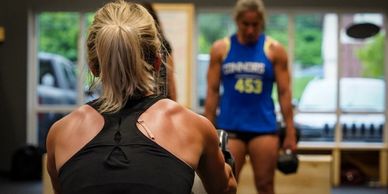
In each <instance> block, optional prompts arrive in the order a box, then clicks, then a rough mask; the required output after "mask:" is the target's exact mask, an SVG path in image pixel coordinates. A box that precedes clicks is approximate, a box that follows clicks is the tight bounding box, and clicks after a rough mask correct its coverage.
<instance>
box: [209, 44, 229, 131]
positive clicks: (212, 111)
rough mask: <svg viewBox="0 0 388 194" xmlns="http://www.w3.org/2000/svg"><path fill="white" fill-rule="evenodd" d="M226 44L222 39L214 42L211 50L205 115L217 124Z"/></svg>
mask: <svg viewBox="0 0 388 194" xmlns="http://www.w3.org/2000/svg"><path fill="white" fill-rule="evenodd" d="M225 50H226V45H225V43H224V42H223V41H222V40H219V41H217V42H215V43H214V44H213V47H212V48H211V51H210V63H209V69H208V72H207V93H206V101H205V114H204V115H205V117H206V118H208V119H209V120H210V121H211V122H212V123H213V124H215V117H216V111H217V107H218V101H219V97H220V93H219V88H220V79H221V63H222V60H223V53H224V52H225Z"/></svg>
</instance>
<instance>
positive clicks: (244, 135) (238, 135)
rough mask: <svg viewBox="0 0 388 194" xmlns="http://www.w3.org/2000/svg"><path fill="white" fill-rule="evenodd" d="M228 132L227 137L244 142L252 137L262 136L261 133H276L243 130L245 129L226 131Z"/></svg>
mask: <svg viewBox="0 0 388 194" xmlns="http://www.w3.org/2000/svg"><path fill="white" fill-rule="evenodd" d="M226 132H227V133H228V138H229V139H239V140H241V141H243V142H244V143H249V142H250V141H251V140H252V139H253V138H255V137H259V136H263V135H278V133H277V132H276V131H274V132H264V133H257V132H245V131H226Z"/></svg>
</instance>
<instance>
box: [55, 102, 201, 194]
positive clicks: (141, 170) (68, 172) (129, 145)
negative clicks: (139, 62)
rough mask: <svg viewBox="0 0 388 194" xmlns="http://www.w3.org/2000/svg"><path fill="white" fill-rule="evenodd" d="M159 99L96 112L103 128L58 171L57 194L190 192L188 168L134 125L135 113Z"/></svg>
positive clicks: (139, 113)
mask: <svg viewBox="0 0 388 194" xmlns="http://www.w3.org/2000/svg"><path fill="white" fill-rule="evenodd" d="M161 98H162V97H156V96H150V97H146V98H143V99H141V100H131V101H128V103H127V104H126V106H125V108H123V109H122V110H121V111H119V112H118V113H114V114H102V115H103V117H104V120H105V124H104V127H103V129H102V130H101V131H100V132H99V133H98V134H97V135H96V137H94V138H93V139H92V140H91V141H90V142H89V143H87V144H86V145H85V146H84V147H83V148H81V150H79V151H78V152H77V153H76V154H75V155H74V156H72V157H71V158H70V159H69V160H68V161H67V162H66V163H65V164H64V165H63V166H62V167H61V168H60V169H59V180H60V184H61V191H62V192H60V193H61V194H132V193H133V194H164V193H166V194H167V193H171V194H186V193H188V194H189V193H191V188H192V185H193V181H194V170H193V169H192V168H191V167H190V166H189V165H187V164H186V163H184V162H183V161H182V160H180V159H178V158H177V157H175V156H174V155H173V154H172V153H170V152H169V151H167V150H165V149H164V148H162V147H161V146H160V145H158V144H157V143H155V142H154V141H152V140H151V139H149V138H148V137H146V136H145V135H144V134H143V133H142V132H141V131H139V129H138V128H137V126H136V121H137V120H138V118H139V116H140V115H141V114H142V113H143V112H144V111H145V110H147V109H148V108H149V107H150V106H151V105H153V104H154V103H155V102H157V101H158V100H160V99H161ZM88 104H89V105H91V106H92V107H93V108H95V109H96V108H97V105H96V104H95V103H88Z"/></svg>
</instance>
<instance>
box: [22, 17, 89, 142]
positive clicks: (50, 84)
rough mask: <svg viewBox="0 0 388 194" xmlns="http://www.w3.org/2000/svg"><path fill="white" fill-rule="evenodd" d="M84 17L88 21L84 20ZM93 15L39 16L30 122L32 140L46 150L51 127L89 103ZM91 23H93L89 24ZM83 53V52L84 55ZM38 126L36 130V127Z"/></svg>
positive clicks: (37, 19) (37, 18)
mask: <svg viewBox="0 0 388 194" xmlns="http://www.w3.org/2000/svg"><path fill="white" fill-rule="evenodd" d="M85 15H86V16H87V17H85ZM91 16H92V14H84V13H78V12H40V13H37V14H36V17H35V18H36V23H35V24H36V31H37V33H36V34H37V37H35V38H36V40H37V44H36V47H37V53H36V59H37V60H36V61H37V62H36V63H35V64H34V65H35V69H36V71H32V72H31V73H30V75H31V76H30V77H36V82H35V83H36V86H35V87H36V88H37V90H36V91H32V92H31V94H29V95H30V96H32V97H33V99H34V100H32V106H31V107H32V111H33V113H34V114H33V115H30V116H29V117H30V118H29V120H30V122H29V123H30V124H29V131H30V134H31V135H29V136H30V137H28V138H29V140H30V142H31V143H36V144H38V145H39V146H40V147H44V144H45V142H44V141H45V139H46V135H47V132H48V130H49V127H50V126H51V125H52V124H53V123H54V122H55V121H57V120H58V119H60V118H62V117H63V116H65V115H66V114H68V113H69V112H70V111H71V110H73V109H74V108H75V107H76V106H78V105H80V104H83V103H84V102H85V101H87V100H90V97H89V96H88V94H89V93H88V92H86V91H87V90H88V87H87V86H88V84H87V82H86V81H84V80H86V79H84V78H85V77H86V70H87V69H86V67H84V66H83V65H84V64H86V62H85V61H86V59H85V56H83V55H82V53H85V48H84V46H83V44H82V45H81V44H80V45H79V42H85V40H84V39H85V37H86V33H87V30H86V29H87V26H86V25H81V24H87V21H86V19H88V21H90V20H91V19H90V18H91ZM89 23H90V22H89ZM81 50H82V51H81ZM34 126H35V127H34Z"/></svg>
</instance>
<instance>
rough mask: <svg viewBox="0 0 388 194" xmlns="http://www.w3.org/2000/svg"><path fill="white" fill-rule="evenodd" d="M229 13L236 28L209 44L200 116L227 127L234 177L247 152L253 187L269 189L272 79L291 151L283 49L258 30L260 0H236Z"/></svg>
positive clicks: (273, 146)
mask: <svg viewBox="0 0 388 194" xmlns="http://www.w3.org/2000/svg"><path fill="white" fill-rule="evenodd" d="M234 19H235V22H236V25H237V33H236V34H234V35H232V36H231V37H227V38H224V39H221V40H218V41H216V42H215V43H214V44H213V47H212V49H211V53H210V64H209V70H208V75H207V78H208V82H207V84H208V89H207V98H206V103H205V116H206V117H207V118H208V119H209V120H210V121H212V122H213V123H214V124H215V125H216V126H217V128H219V129H224V130H226V131H228V134H229V137H230V140H229V145H228V146H229V149H230V150H231V152H232V155H233V156H234V158H235V160H236V172H237V174H236V177H237V178H238V175H239V172H240V170H241V168H242V166H243V164H244V163H245V156H246V155H247V154H248V155H249V158H250V161H251V164H252V167H253V172H254V174H255V176H254V177H255V184H256V188H257V190H258V192H259V193H260V194H273V193H274V172H275V167H276V161H277V157H278V144H279V138H278V135H277V125H276V115H275V109H274V102H273V100H272V97H271V95H272V89H273V85H274V83H276V86H277V89H278V96H279V103H280V107H281V111H282V115H283V120H284V122H285V124H286V134H287V135H286V138H285V141H284V143H283V145H282V146H283V148H286V149H291V150H292V151H294V152H295V151H296V138H295V128H294V125H293V115H292V106H291V91H290V82H289V79H290V78H289V70H288V61H287V53H286V51H285V49H284V48H283V46H282V45H280V44H279V43H278V42H277V41H275V40H273V39H271V38H270V37H268V36H266V35H265V34H264V28H265V22H264V21H265V15H264V5H263V2H262V1H261V0H239V1H237V3H236V6H235V9H234ZM221 87H222V89H223V90H222V91H223V93H222V94H220V88H221ZM217 108H219V114H218V115H216V112H217Z"/></svg>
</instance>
